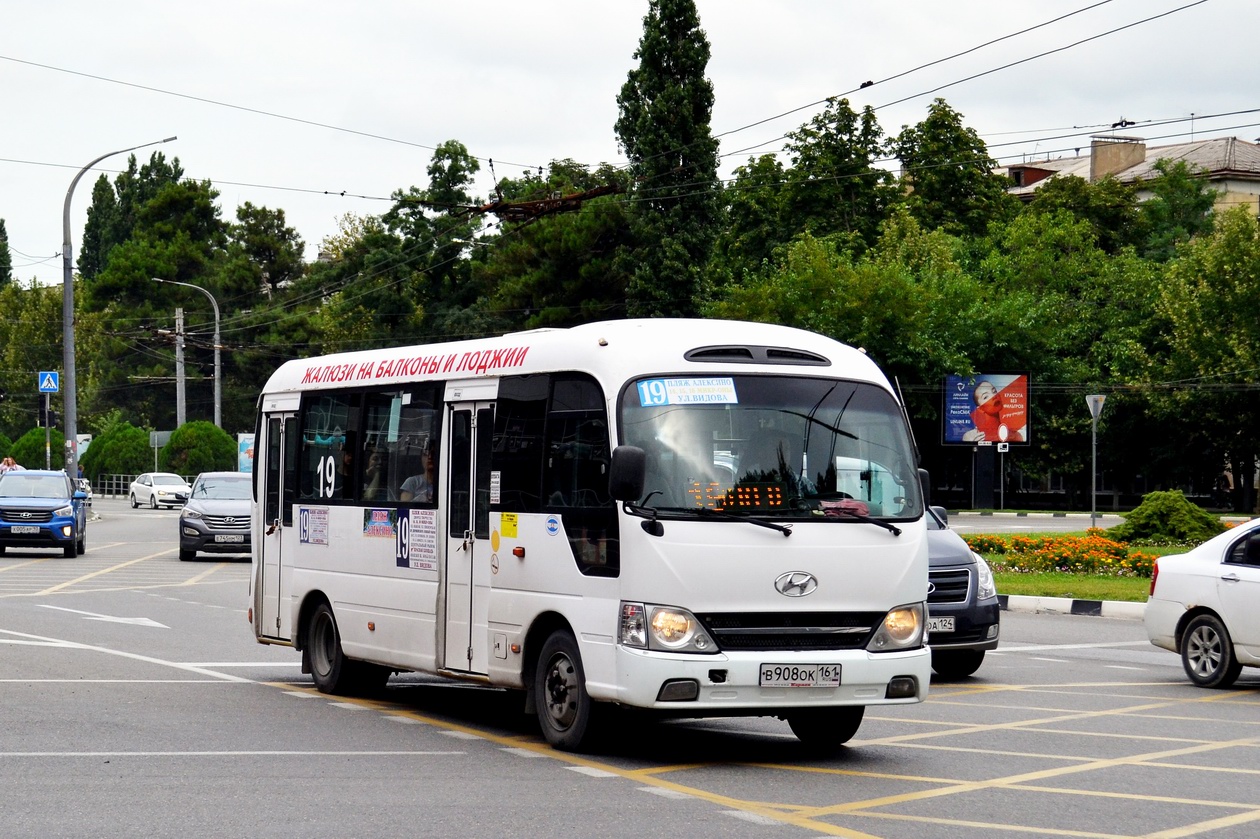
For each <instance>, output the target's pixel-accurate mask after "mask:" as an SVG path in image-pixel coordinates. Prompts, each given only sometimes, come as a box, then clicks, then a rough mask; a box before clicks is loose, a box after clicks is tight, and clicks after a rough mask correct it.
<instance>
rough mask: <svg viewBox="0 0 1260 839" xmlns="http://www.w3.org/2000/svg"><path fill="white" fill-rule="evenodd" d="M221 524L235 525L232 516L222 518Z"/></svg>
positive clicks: (234, 519)
mask: <svg viewBox="0 0 1260 839" xmlns="http://www.w3.org/2000/svg"><path fill="white" fill-rule="evenodd" d="M223 523H224V524H236V518H235V517H234V516H224V517H223Z"/></svg>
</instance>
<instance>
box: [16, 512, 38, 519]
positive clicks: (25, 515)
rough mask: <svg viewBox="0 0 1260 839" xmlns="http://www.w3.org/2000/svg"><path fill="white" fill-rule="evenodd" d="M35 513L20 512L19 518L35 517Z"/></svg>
mask: <svg viewBox="0 0 1260 839" xmlns="http://www.w3.org/2000/svg"><path fill="white" fill-rule="evenodd" d="M34 515H35V514H34V513H18V518H21V519H29V518H33V517H34Z"/></svg>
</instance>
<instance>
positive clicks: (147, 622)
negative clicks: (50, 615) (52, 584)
mask: <svg viewBox="0 0 1260 839" xmlns="http://www.w3.org/2000/svg"><path fill="white" fill-rule="evenodd" d="M39 605H40V606H41V607H42V608H44V609H56V610H57V611H58V612H70V613H71V614H75V615H83V616H84V617H85V618H86V619H87V620H90V621H105V622H107V623H127V624H131V625H132V626H151V627H156V628H159V629H170V627H169V626H167V625H166V624H164V623H158V622H157V621H155V620H151V619H149V618H117V617H114V616H113V615H98V614H97V613H96V612H84V611H83V610H81V609H67V608H66V607H65V606H49V605H48V604H47V603H41V604H39Z"/></svg>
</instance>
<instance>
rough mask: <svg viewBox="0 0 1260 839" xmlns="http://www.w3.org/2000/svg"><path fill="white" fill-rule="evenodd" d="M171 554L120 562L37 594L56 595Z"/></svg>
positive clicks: (156, 554) (160, 553) (153, 555)
mask: <svg viewBox="0 0 1260 839" xmlns="http://www.w3.org/2000/svg"><path fill="white" fill-rule="evenodd" d="M169 553H170V551H169V550H165V551H159V552H158V553H155V554H149V555H148V556H142V557H140V558H139V559H129V560H127V561H126V562H120V563H118V564H117V565H111V566H110V567H109V568H102V569H100V570H99V571H93V572H92V573H91V574H84V575H83V576H81V577H75V578H74V579H73V580H66V581H65V582H64V583H58V584H57V585H55V586H52V587H50V588H46V589H44V590H43V591H40V592H36V595H41V594H54V593H56V592H58V591H61V590H62V589H63V588H68V587H70V586H72V585H74V584H75V583H81V582H84V581H85V580H90V579H92V578H94V577H99V576H101V575H102V574H111V573H113V572H114V571H117V570H119V569H120V568H126V567H127V566H129V565H135V564H136V563H137V562H147V561H148V560H150V559H156V558H157V557H159V556H166V555H167V554H169Z"/></svg>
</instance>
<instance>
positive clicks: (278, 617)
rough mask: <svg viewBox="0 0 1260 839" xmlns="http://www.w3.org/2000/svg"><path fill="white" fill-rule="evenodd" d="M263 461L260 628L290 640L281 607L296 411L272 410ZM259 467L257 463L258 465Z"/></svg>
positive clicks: (294, 486)
mask: <svg viewBox="0 0 1260 839" xmlns="http://www.w3.org/2000/svg"><path fill="white" fill-rule="evenodd" d="M263 433H264V434H265V435H266V438H265V439H264V440H262V441H259V442H260V443H261V445H262V447H263V448H262V451H263V452H264V455H263V463H262V469H261V471H260V474H259V475H258V497H259V500H260V501H261V502H262V504H261V506H262V521H261V527H255V528H254V534H255V538H256V543H255V545H254V550H255V551H257V556H258V561H259V566H260V567H261V569H262V572H261V574H260V575H259V578H258V580H257V581H256V586H257V596H256V601H257V602H256V603H255V604H254V606H255V609H256V610H257V611H258V613H259V618H258V620H259V624H258V632H259V634H260V635H263V636H265V637H267V638H278V639H282V640H289V635H290V627H289V626H288V617H289V616H288V615H287V614H285V613H284V611H283V610H282V608H281V603H282V600H283V587H282V582H281V581H282V579H283V577H284V556H283V543H284V541H285V540H284V538H283V536H284V533H285V532H286V531H287V530H289V529H290V528H292V526H293V497H294V493H295V491H296V489H297V443H298V431H297V421H296V418H295V415H294V414H291V413H284V414H269V415H268V416H267V419H266V422H265V423H264V424H263ZM255 468H257V466H255Z"/></svg>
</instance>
